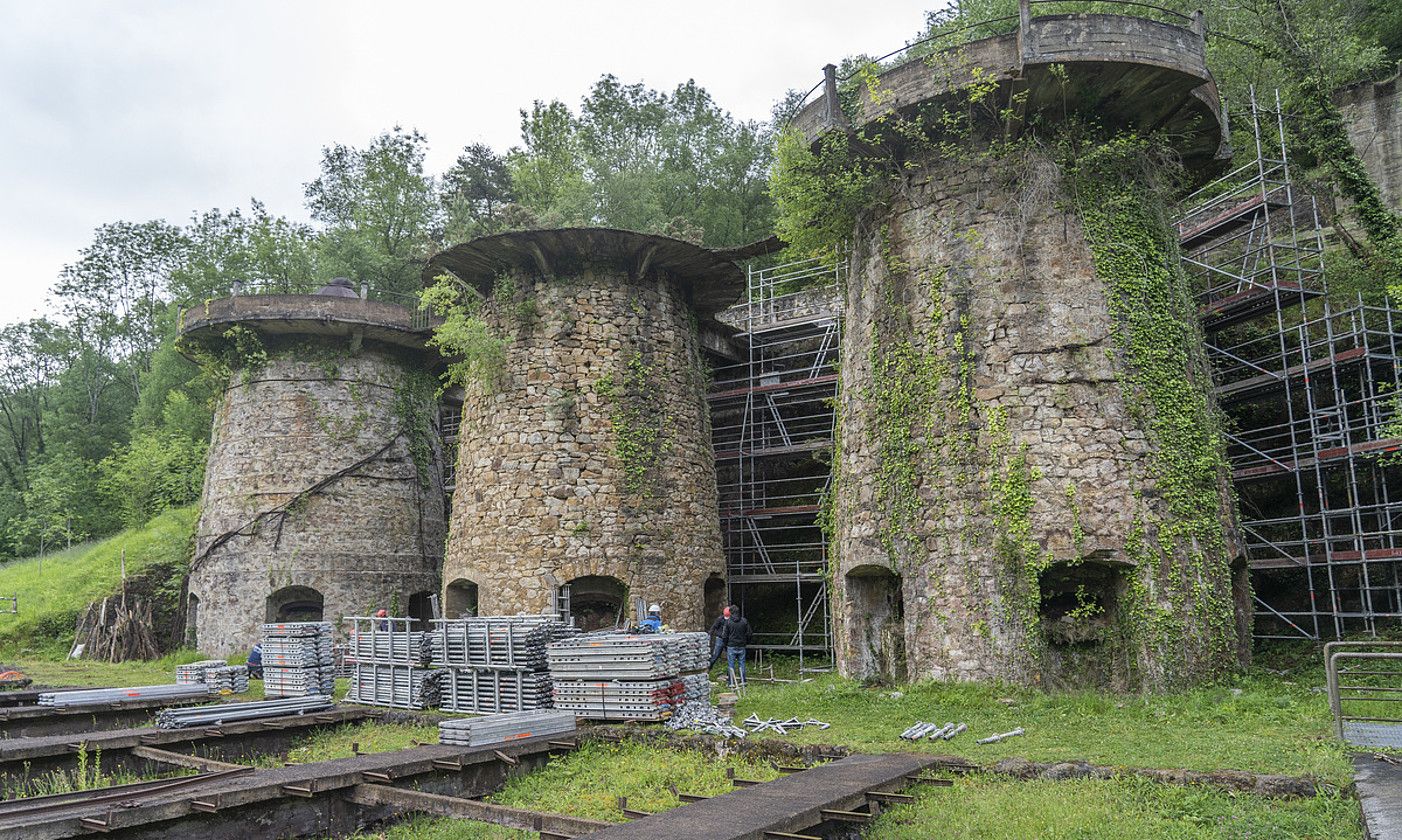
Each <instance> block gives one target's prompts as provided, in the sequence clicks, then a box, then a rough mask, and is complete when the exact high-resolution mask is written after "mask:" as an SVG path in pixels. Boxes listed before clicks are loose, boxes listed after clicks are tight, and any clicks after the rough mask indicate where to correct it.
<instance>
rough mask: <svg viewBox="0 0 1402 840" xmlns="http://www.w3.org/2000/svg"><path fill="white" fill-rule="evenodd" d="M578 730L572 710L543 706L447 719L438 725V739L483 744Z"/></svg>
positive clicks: (440, 740)
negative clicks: (527, 709) (535, 708)
mask: <svg viewBox="0 0 1402 840" xmlns="http://www.w3.org/2000/svg"><path fill="white" fill-rule="evenodd" d="M574 731H575V718H574V715H572V714H570V713H569V712H557V711H553V710H550V709H540V710H536V711H527V712H512V713H510V714H500V715H488V716H486V717H480V718H464V719H458V720H445V721H443V722H441V723H439V724H438V740H439V743H443V744H456V745H460V746H467V747H481V746H485V745H488V744H500V743H504V742H507V741H519V740H521V739H524V738H540V737H543V736H546V735H565V734H569V733H572V732H574Z"/></svg>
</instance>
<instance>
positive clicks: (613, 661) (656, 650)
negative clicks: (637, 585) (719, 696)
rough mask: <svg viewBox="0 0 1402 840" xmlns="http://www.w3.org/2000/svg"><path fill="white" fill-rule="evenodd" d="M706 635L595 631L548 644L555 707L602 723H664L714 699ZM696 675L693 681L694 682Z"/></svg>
mask: <svg viewBox="0 0 1402 840" xmlns="http://www.w3.org/2000/svg"><path fill="white" fill-rule="evenodd" d="M708 645H709V641H708V638H707V636H706V634H705V633H656V634H653V633H642V634H633V633H615V632H606V633H593V634H589V635H585V636H579V637H577V638H574V639H567V640H565V641H561V642H556V643H554V644H552V645H550V647H549V649H548V651H547V653H548V658H549V661H550V676H551V678H552V679H553V680H554V683H555V687H554V698H555V708H557V709H563V710H568V711H572V712H574V713H575V714H577V715H579V716H580V717H586V718H595V719H599V720H662V719H663V718H666V717H668V716H669V715H671V713H672V710H673V709H675V708H679V707H680V706H681V705H682V704H683V703H684V702H686V701H687V700H688V699H691V700H705V699H707V698H709V697H710V693H711V686H710V680H709V678H707V677H706V675H705V674H704V673H693V674H692V675H691V676H690V677H688V678H686V679H682V678H681V677H680V675H681V674H684V673H690V672H701V671H704V670H705V668H706V665H707V664H708V663H709V662H710V656H709V652H710V651H709V647H708ZM693 677H694V678H693Z"/></svg>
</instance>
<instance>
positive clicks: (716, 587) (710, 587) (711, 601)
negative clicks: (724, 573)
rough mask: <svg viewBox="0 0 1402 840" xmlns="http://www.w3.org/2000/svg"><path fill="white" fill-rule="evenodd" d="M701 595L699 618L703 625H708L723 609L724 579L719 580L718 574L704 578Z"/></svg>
mask: <svg viewBox="0 0 1402 840" xmlns="http://www.w3.org/2000/svg"><path fill="white" fill-rule="evenodd" d="M701 597H702V603H701V607H702V613H701V618H702V620H703V622H704V623H705V626H707V627H710V626H711V622H713V621H715V620H716V617H717V616H719V615H720V611H721V610H723V609H725V581H723V580H721V577H720V575H711V576H710V577H708V578H706V584H705V586H704V587H703V588H702V595H701Z"/></svg>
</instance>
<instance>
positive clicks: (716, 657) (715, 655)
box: [706, 636, 725, 671]
mask: <svg viewBox="0 0 1402 840" xmlns="http://www.w3.org/2000/svg"><path fill="white" fill-rule="evenodd" d="M723 653H725V640H724V639H722V638H721V637H720V636H717V637H715V638H714V639H712V640H711V664H710V665H707V666H706V670H707V671H709V670H711V669H712V668H714V667H716V663H717V662H719V661H720V658H721V654H723Z"/></svg>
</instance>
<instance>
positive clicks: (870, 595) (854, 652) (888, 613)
mask: <svg viewBox="0 0 1402 840" xmlns="http://www.w3.org/2000/svg"><path fill="white" fill-rule="evenodd" d="M846 583H847V600H848V603H849V604H850V607H851V610H852V612H851V629H850V633H851V635H850V637H849V639H850V651H851V657H852V664H851V673H852V674H853V675H854V676H857V677H862V678H865V679H878V680H885V681H889V682H904V681H905V678H906V664H905V602H904V599H903V595H902V592H901V576H900V575H898V574H896V573H895V572H893V571H891V569H890V568H888V567H886V566H859V567H857V568H855V569H853V570H852V571H850V572H848V573H847V580H846Z"/></svg>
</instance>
